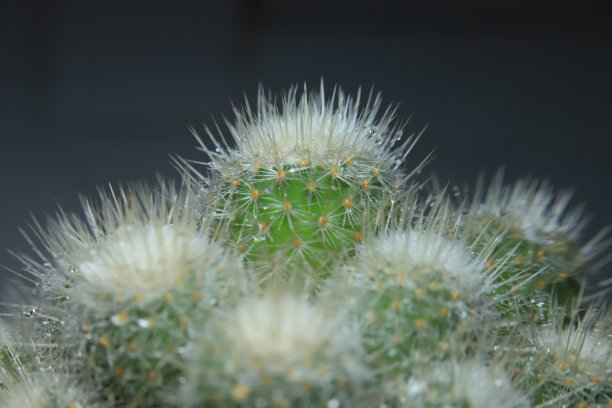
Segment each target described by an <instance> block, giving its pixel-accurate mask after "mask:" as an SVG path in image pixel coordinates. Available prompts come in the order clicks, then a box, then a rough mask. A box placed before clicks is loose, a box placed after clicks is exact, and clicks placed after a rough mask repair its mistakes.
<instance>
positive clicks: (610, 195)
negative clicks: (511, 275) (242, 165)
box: [0, 0, 612, 274]
mask: <svg viewBox="0 0 612 408" xmlns="http://www.w3.org/2000/svg"><path fill="white" fill-rule="evenodd" d="M7 3H8V4H7ZM127 3H129V4H127ZM169 3H170V2H156V1H147V2H142V3H139V2H117V3H114V4H113V2H83V1H71V0H64V1H59V0H55V1H54V0H43V1H33V0H30V1H14V2H12V3H10V2H5V4H4V5H3V6H2V7H3V9H2V11H1V12H0V15H1V16H2V17H1V18H2V21H0V22H1V23H2V24H1V27H2V38H3V45H2V48H1V53H2V56H1V58H0V61H1V62H0V63H1V68H0V78H1V79H0V81H1V82H0V115H1V117H0V194H1V198H0V248H12V249H17V250H19V249H26V247H27V245H26V244H25V241H24V240H23V239H22V238H21V237H20V235H19V233H18V231H17V228H18V226H24V225H25V224H26V223H27V222H28V213H29V212H30V211H31V212H32V213H33V214H35V215H36V216H37V217H44V214H45V213H53V212H55V210H56V208H57V203H60V204H61V205H62V206H63V207H65V208H67V209H69V210H73V209H76V208H77V206H78V200H77V195H78V193H86V194H91V193H92V192H93V191H94V190H95V188H96V186H102V185H105V184H106V183H108V182H112V183H116V182H118V181H127V180H138V179H143V178H149V179H151V178H153V177H154V174H155V172H159V173H161V174H164V175H172V174H175V173H174V170H173V168H172V166H171V165H170V163H169V160H168V158H169V154H171V153H173V154H180V155H182V156H185V157H188V158H201V157H202V156H201V155H200V154H199V153H198V152H196V151H195V150H194V146H195V141H194V140H193V139H192V137H191V136H190V135H189V133H188V132H187V128H186V126H187V125H190V124H192V125H196V126H198V127H199V126H200V124H201V123H203V122H206V123H209V124H210V123H211V120H210V117H211V115H214V116H215V117H216V118H219V117H220V115H221V114H223V113H225V114H230V112H231V110H230V99H231V100H233V101H239V100H240V99H241V97H242V93H243V91H244V92H245V93H246V94H247V95H248V96H250V97H253V96H254V94H255V92H256V89H257V84H258V83H259V81H263V83H264V85H265V86H266V87H267V88H269V89H272V90H274V91H280V90H281V89H283V88H285V87H286V86H288V85H290V84H292V83H303V82H306V83H308V84H312V85H316V84H317V83H318V81H319V79H320V78H321V77H323V78H324V79H325V81H326V83H327V84H328V85H331V84H334V83H337V84H340V85H341V86H342V87H344V88H345V89H346V90H348V91H355V90H356V89H357V87H358V86H359V85H363V86H365V87H366V88H369V87H370V86H372V85H374V86H375V89H377V90H380V91H381V92H382V93H383V95H384V97H385V100H386V101H387V102H401V105H400V107H399V115H400V116H401V117H408V116H409V115H410V114H414V115H413V120H412V121H411V122H410V123H409V125H408V128H407V130H409V131H419V130H421V128H422V127H423V126H425V125H426V124H429V128H428V130H427V132H426V133H425V136H424V138H423V139H422V141H421V142H420V143H419V145H418V147H417V149H416V151H415V154H413V155H412V156H411V157H410V159H409V160H413V162H412V163H416V161H417V160H418V159H420V158H422V157H424V156H425V155H426V154H427V153H428V152H429V151H431V150H432V149H434V148H436V147H437V150H436V159H435V161H434V162H433V163H432V164H430V165H429V167H428V170H429V171H435V172H436V173H437V174H438V175H439V176H441V177H442V178H443V179H448V178H453V180H455V181H456V182H457V183H459V184H461V185H462V184H463V183H468V182H473V181H474V179H475V178H476V175H477V174H478V172H479V171H481V170H486V171H487V172H489V173H492V172H494V171H495V170H496V168H497V167H498V166H499V165H505V166H506V168H507V174H508V178H509V179H510V180H514V179H516V178H517V177H519V176H523V175H527V174H532V175H535V176H538V177H545V176H548V177H550V178H551V180H552V181H553V183H554V184H555V185H556V186H558V187H574V188H575V189H576V198H577V200H576V202H581V201H587V202H588V203H589V206H588V207H587V208H588V212H590V213H591V214H593V215H594V221H593V223H592V225H593V229H592V230H596V229H597V228H599V227H601V226H603V225H605V224H612V212H610V207H611V204H612V192H611V189H610V187H611V186H610V184H611V183H610V174H611V173H612V172H611V167H612V166H611V162H610V159H609V148H610V143H609V138H610V136H611V135H612V119H611V107H612V104H611V102H610V95H611V92H612V80H611V78H610V73H611V72H612V50H611V39H612V36H611V32H610V30H609V28H608V27H609V22H608V21H607V20H606V17H605V16H606V15H605V14H604V13H603V9H602V8H601V7H599V5H600V3H599V2H589V1H583V2H576V3H561V2H559V1H550V2H538V1H521V2H509V1H494V2H492V1H485V0H482V1H477V0H473V1H468V2H460V1H454V0H436V1H432V0H419V1H400V0H397V1H392V0H385V1H381V0H379V1H375V2H365V1H357V0H317V1H312V0H311V1H286V2H283V1H280V0H277V1H273V0H268V1H264V0H260V1H246V0H245V1H219V2H215V3H205V2H201V3H199V4H198V3H193V4H179V3H176V4H173V5H171V6H170V5H167V4H169ZM492 3H495V4H494V5H493V4H492ZM602 3H603V2H602ZM0 264H3V265H6V266H9V267H12V268H16V267H17V262H16V261H15V260H14V259H13V258H12V257H11V256H10V255H9V254H8V253H6V252H2V253H1V254H0ZM4 273H5V274H6V272H4Z"/></svg>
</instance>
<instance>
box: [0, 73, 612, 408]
mask: <svg viewBox="0 0 612 408" xmlns="http://www.w3.org/2000/svg"><path fill="white" fill-rule="evenodd" d="M235 114H236V117H235V119H234V120H231V121H226V123H227V127H228V130H229V134H227V136H223V135H222V134H221V132H220V130H219V129H217V131H218V133H215V134H213V132H211V131H209V130H208V129H207V131H208V134H209V136H210V139H209V140H208V141H207V142H204V141H202V140H201V139H199V137H198V136H197V135H196V137H198V139H199V142H200V145H201V150H202V151H204V153H206V154H207V155H208V159H207V160H208V161H207V162H206V163H205V164H206V165H207V170H208V171H209V172H210V174H200V173H199V172H198V171H197V170H196V169H195V168H194V167H193V166H192V164H190V162H188V161H184V160H181V159H178V160H177V162H178V164H179V167H181V170H182V171H183V173H184V174H183V180H182V187H181V188H179V189H177V188H174V187H172V185H171V184H166V183H161V184H160V185H158V186H156V187H155V188H154V189H149V188H145V187H143V186H138V185H137V186H127V187H125V188H123V189H120V190H112V189H111V190H109V191H106V192H102V193H101V194H100V197H99V199H98V200H84V201H83V204H84V206H83V207H84V208H83V210H84V211H83V212H84V217H81V216H76V215H70V214H66V213H64V212H60V214H59V215H58V216H57V217H55V218H53V219H51V220H50V221H49V222H48V225H47V226H45V227H43V226H42V225H40V224H39V223H38V222H36V221H35V224H34V228H33V229H34V237H32V236H31V235H30V236H29V237H28V238H27V239H28V241H29V243H30V244H31V246H32V247H33V250H34V255H30V256H28V255H23V256H21V260H22V261H23V263H24V273H23V277H24V278H25V280H26V281H30V282H33V283H35V285H36V287H35V288H34V290H33V291H31V293H32V294H33V296H31V298H30V299H28V300H26V301H24V303H25V304H26V305H27V307H26V306H22V305H21V304H17V305H14V304H10V305H9V306H11V307H14V308H18V309H19V311H20V312H21V313H20V314H18V315H15V316H12V315H11V316H10V318H8V319H6V320H10V323H11V325H10V329H8V327H9V326H8V325H5V324H4V322H0V406H2V407H7V408H17V407H19V408H22V407H23V408H31V407H32V408H33V407H37V408H38V407H44V408H84V407H93V408H111V407H128V408H136V407H138V408H143V407H144V408H147V407H160V406H164V407H170V408H174V407H176V408H178V407H230V408H233V407H236V408H243V407H257V408H268V407H270V408H272V407H274V408H286V407H290V406H293V407H326V408H339V407H364V408H365V407H381V408H382V407H384V408H395V407H414V406H418V407H428V408H429V407H430V408H438V407H444V408H446V407H449V408H450V407H454V408H488V407H502V408H520V407H529V406H536V407H549V406H551V407H552V406H564V407H565V406H568V407H569V406H572V407H574V406H575V407H578V408H586V407H587V406H604V405H605V404H607V405H610V404H612V385H611V382H610V374H611V373H612V359H611V358H610V355H611V352H612V323H611V321H610V313H609V312H607V311H606V309H605V308H604V307H601V305H600V303H593V304H592V305H591V306H590V307H587V305H586V303H585V302H586V301H585V299H586V298H585V297H583V292H584V287H583V286H581V283H582V282H583V281H584V279H583V278H584V276H585V272H586V271H588V269H589V268H590V267H591V266H593V265H594V266H595V267H599V266H601V265H602V263H601V262H599V263H597V262H596V259H597V257H598V256H599V255H600V254H601V253H602V252H603V251H605V250H606V249H607V247H606V243H605V241H604V239H603V236H604V235H605V231H604V232H602V233H601V234H598V235H597V236H596V237H595V238H593V239H592V240H591V241H589V242H587V243H583V242H581V237H582V235H583V232H584V226H585V223H586V221H585V218H584V217H583V216H582V209H581V208H578V209H575V210H572V209H570V207H569V202H570V198H571V195H570V193H568V192H561V193H558V194H557V195H555V194H554V192H553V190H552V189H551V187H550V186H549V184H548V183H547V182H538V181H534V180H530V179H527V180H521V181H519V182H517V183H516V184H514V185H504V184H503V183H502V177H501V173H500V174H499V175H498V176H497V177H496V178H495V179H494V180H493V182H492V183H491V185H490V186H489V187H488V189H485V188H483V186H482V183H481V185H479V187H478V188H477V193H476V195H475V196H474V198H473V201H471V202H465V203H463V204H460V205H457V203H456V200H453V199H450V198H449V197H448V194H447V192H446V191H439V190H440V189H437V188H436V186H435V185H433V191H434V192H433V193H431V194H430V195H428V194H426V192H427V191H428V190H429V187H428V186H427V185H426V183H425V182H423V183H419V182H416V181H415V180H414V177H415V174H416V173H417V172H416V171H413V172H410V173H409V172H406V171H405V169H404V168H402V166H403V161H404V159H405V157H406V155H407V154H408V153H409V152H410V150H411V149H412V146H413V145H414V142H415V141H416V139H418V136H417V137H413V136H410V137H406V138H404V137H403V136H402V133H401V128H402V125H401V124H400V125H396V124H394V122H393V121H394V116H395V111H394V109H393V108H388V109H386V110H384V109H381V99H380V96H378V95H377V96H374V95H372V94H370V95H369V96H367V97H365V98H364V97H363V96H362V95H361V93H358V94H357V96H356V97H355V98H352V97H350V96H348V95H346V94H345V93H344V92H342V91H341V90H340V89H339V88H336V89H334V90H333V91H332V92H331V95H330V94H328V96H326V94H325V93H324V91H323V84H321V88H320V91H319V92H318V93H317V92H311V91H309V90H306V89H304V91H303V92H301V91H299V90H298V88H297V87H292V88H290V89H289V91H288V92H287V93H286V94H285V95H283V97H282V98H280V99H279V100H277V99H275V98H273V97H272V96H270V95H269V94H266V93H265V92H264V91H263V90H261V89H260V91H259V94H258V99H257V103H256V105H255V106H254V107H253V106H250V105H248V103H247V105H246V106H245V107H244V108H242V109H235ZM417 169H420V166H417ZM433 184H435V183H433ZM194 191H197V194H194V193H193V192H194ZM26 235H27V234H26ZM602 258H604V257H602ZM0 306H5V305H3V304H0ZM510 362H511V364H508V363H510Z"/></svg>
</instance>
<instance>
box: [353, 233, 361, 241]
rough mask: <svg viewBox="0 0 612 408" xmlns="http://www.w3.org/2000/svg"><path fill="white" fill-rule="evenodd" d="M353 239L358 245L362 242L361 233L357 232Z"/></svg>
mask: <svg viewBox="0 0 612 408" xmlns="http://www.w3.org/2000/svg"><path fill="white" fill-rule="evenodd" d="M353 239H354V240H355V242H357V243H360V242H361V240H362V236H361V232H359V231H357V232H356V233H355V235H354V236H353Z"/></svg>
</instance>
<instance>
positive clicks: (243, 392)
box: [232, 384, 251, 401]
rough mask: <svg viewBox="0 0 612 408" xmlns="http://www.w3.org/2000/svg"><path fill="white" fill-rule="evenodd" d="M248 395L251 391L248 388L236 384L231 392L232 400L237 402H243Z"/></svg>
mask: <svg viewBox="0 0 612 408" xmlns="http://www.w3.org/2000/svg"><path fill="white" fill-rule="evenodd" d="M250 393H251V390H250V389H249V387H247V386H246V385H244V384H238V385H237V386H235V387H234V389H233V390H232V396H233V397H234V399H237V400H238V401H244V400H245V399H247V398H248V397H249V394H250Z"/></svg>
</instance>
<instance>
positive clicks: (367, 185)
mask: <svg viewBox="0 0 612 408" xmlns="http://www.w3.org/2000/svg"><path fill="white" fill-rule="evenodd" d="M361 189H362V190H363V191H368V190H369V189H370V183H369V182H368V181H367V180H366V181H364V182H363V183H361Z"/></svg>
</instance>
